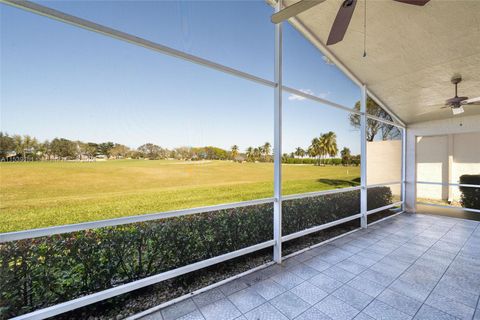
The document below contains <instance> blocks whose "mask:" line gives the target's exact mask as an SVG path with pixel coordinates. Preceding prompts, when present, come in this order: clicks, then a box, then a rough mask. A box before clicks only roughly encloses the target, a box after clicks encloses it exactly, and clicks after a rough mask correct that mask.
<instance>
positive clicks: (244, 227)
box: [0, 187, 391, 318]
mask: <svg viewBox="0 0 480 320" xmlns="http://www.w3.org/2000/svg"><path fill="white" fill-rule="evenodd" d="M372 191H373V192H372ZM372 194H375V196H372ZM368 202H369V207H370V208H376V207H381V206H384V205H386V204H388V203H390V202H391V192H390V189H389V188H388V187H379V188H375V189H370V190H369V201H368ZM359 203H360V193H359V191H349V192H344V193H338V194H332V195H324V196H317V197H308V198H303V199H296V200H288V201H284V202H283V233H284V234H289V233H293V232H296V231H300V230H303V229H306V228H309V227H313V226H316V225H320V224H323V223H326V222H330V221H334V220H337V219H341V218H344V217H347V216H350V215H352V214H356V213H358V212H359V210H360V207H359ZM272 238H273V208H272V205H271V204H265V205H256V206H248V207H242V208H235V209H228V210H220V211H215V212H209V213H202V214H195V215H189V216H182V217H177V218H169V219H163V220H157V221H151V222H144V223H136V224H130V225H124V226H117V227H106V228H100V229H94V230H87V231H79V232H73V233H68V234H62V235H54V236H50V237H42V238H36V239H28V240H21V241H14V242H8V243H3V244H0V279H1V281H0V318H5V317H12V316H16V315H20V314H24V313H27V312H31V311H33V310H35V309H39V308H44V307H47V306H50V305H53V304H57V303H60V302H63V301H67V300H71V299H74V298H78V297H80V296H82V295H85V294H89V293H93V292H97V291H100V290H105V289H108V288H111V287H113V286H116V285H119V284H122V283H127V282H131V281H134V280H137V279H141V278H144V277H147V276H150V275H154V274H158V273H161V272H164V271H167V270H171V269H174V268H178V267H181V266H184V265H187V264H190V263H194V262H197V261H201V260H204V259H208V258H211V257H214V256H218V255H221V254H224V253H227V252H231V251H235V250H238V249H241V248H245V247H248V246H251V245H254V244H257V243H260V242H264V241H268V240H270V239H272Z"/></svg>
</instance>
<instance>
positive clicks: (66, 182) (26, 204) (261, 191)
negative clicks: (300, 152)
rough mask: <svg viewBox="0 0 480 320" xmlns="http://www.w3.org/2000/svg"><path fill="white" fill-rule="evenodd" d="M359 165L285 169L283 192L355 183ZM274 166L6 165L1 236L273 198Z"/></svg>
mask: <svg viewBox="0 0 480 320" xmlns="http://www.w3.org/2000/svg"><path fill="white" fill-rule="evenodd" d="M359 176H360V169H359V168H358V167H317V166H313V165H283V192H284V194H294V193H303V192H311V191H318V190H326V189H333V188H340V187H346V186H352V185H357V184H358V183H357V182H355V181H354V180H355V179H358V177H359ZM272 194H273V164H271V163H233V162H229V161H207V162H184V161H171V160H158V161H148V160H111V161H104V162H92V163H80V162H57V163H55V162H30V163H0V211H1V214H0V216H1V220H0V222H1V224H0V232H7V231H15V230H22V229H31V228H39V227H47V226H52V225H61V224H67V223H78V222H84V221H90V220H99V219H108V218H115V217H121V216H129V215H135V214H143V213H152V212H159V211H166V210H174V209H183V208H191V207H197V206H205V205H214V204H220V203H228V202H236V201H244V200H251V199H258V198H265V197H271V196H272Z"/></svg>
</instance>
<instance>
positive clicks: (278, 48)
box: [273, 0, 282, 263]
mask: <svg viewBox="0 0 480 320" xmlns="http://www.w3.org/2000/svg"><path fill="white" fill-rule="evenodd" d="M281 9H282V0H278V2H277V7H276V10H275V11H276V12H278V11H280V10H281ZM274 95H275V97H274V104H275V106H274V143H273V163H274V173H273V181H274V183H273V198H274V202H273V239H274V240H275V246H274V247H273V260H274V261H275V262H276V263H282V23H278V24H276V25H275V89H274Z"/></svg>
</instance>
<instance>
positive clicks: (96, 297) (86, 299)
mask: <svg viewBox="0 0 480 320" xmlns="http://www.w3.org/2000/svg"><path fill="white" fill-rule="evenodd" d="M274 244H275V241H274V240H269V241H266V242H262V243H259V244H256V245H253V246H250V247H247V248H243V249H240V250H237V251H233V252H229V253H226V254H222V255H220V256H217V257H214V258H210V259H207V260H202V261H199V262H195V263H192V264H189V265H186V266H183V267H180V268H177V269H173V270H170V271H166V272H162V273H160V274H157V275H154V276H150V277H147V278H144V279H140V280H137V281H133V282H130V283H126V284H122V285H120V286H118V287H113V288H110V289H107V290H103V291H100V292H96V293H93V294H90V295H87V296H83V297H80V298H77V299H74V300H70V301H67V302H63V303H60V304H57V305H54V306H51V307H48V308H44V309H40V310H37V311H34V312H31V313H27V314H24V315H21V316H18V317H15V318H13V319H16V320H24V319H29V320H34V319H35V320H36V319H45V318H48V317H53V316H55V315H58V314H61V313H65V312H67V311H71V310H75V309H78V308H81V307H84V306H86V305H89V304H92V303H96V302H99V301H103V300H106V299H109V298H112V297H115V296H118V295H121V294H124V293H127V292H130V291H133V290H137V289H140V288H143V287H146V286H149V285H152V284H155V283H159V282H162V281H165V280H168V279H171V278H174V277H177V276H181V275H183V274H186V273H189V272H192V271H195V270H199V269H203V268H206V267H209V266H211V265H214V264H217V263H220V262H224V261H227V260H230V259H233V258H236V257H240V256H242V255H245V254H249V253H252V252H255V251H258V250H262V249H265V248H268V247H271V246H273V245H274Z"/></svg>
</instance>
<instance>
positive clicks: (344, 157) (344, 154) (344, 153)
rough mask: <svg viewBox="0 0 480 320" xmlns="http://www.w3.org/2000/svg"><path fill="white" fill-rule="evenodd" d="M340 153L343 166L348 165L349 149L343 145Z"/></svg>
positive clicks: (349, 158)
mask: <svg viewBox="0 0 480 320" xmlns="http://www.w3.org/2000/svg"><path fill="white" fill-rule="evenodd" d="M340 155H341V156H342V164H343V165H344V166H346V165H349V164H350V160H351V157H352V154H351V152H350V149H349V148H347V147H343V149H342V151H340Z"/></svg>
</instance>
